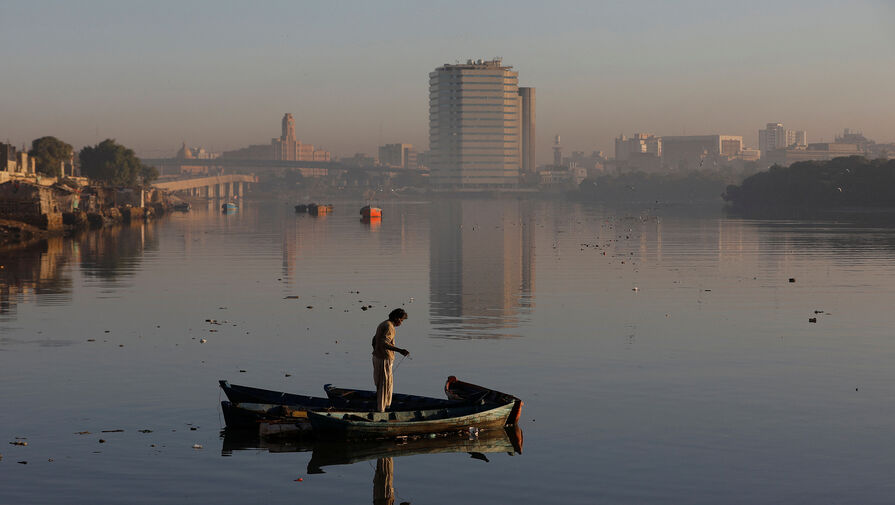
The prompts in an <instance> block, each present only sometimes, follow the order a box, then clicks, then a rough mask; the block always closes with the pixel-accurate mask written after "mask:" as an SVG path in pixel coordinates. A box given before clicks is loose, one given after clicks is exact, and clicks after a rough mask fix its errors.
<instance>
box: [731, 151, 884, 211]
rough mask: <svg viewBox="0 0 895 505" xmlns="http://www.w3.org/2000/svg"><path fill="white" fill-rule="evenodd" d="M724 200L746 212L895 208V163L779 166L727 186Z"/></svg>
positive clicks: (856, 160) (858, 159) (860, 160)
mask: <svg viewBox="0 0 895 505" xmlns="http://www.w3.org/2000/svg"><path fill="white" fill-rule="evenodd" d="M724 200H725V201H727V202H729V203H730V204H731V205H732V206H733V207H734V208H739V209H743V210H762V209H768V208H778V209H785V208H803V209H833V208H839V209H841V208H861V207H895V160H868V159H866V158H864V157H862V156H849V157H842V158H835V159H832V160H829V161H802V162H798V163H793V164H792V165H790V166H789V167H780V166H777V165H775V166H773V167H771V168H770V169H769V170H768V171H766V172H761V173H758V174H755V175H753V176H751V177H748V178H746V179H745V180H743V182H742V184H740V185H739V186H736V185H730V186H728V187H727V190H726V191H725V193H724Z"/></svg>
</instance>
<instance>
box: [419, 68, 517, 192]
mask: <svg viewBox="0 0 895 505" xmlns="http://www.w3.org/2000/svg"><path fill="white" fill-rule="evenodd" d="M525 101H528V103H524V102H525ZM524 106H528V109H526V110H528V111H530V112H529V113H528V114H525V115H524V117H523V108H524ZM533 108H534V93H533V90H531V91H523V92H522V93H520V91H519V84H518V73H517V72H514V71H513V70H512V67H509V66H504V65H503V64H502V62H501V60H500V59H499V58H496V59H493V60H488V61H485V60H468V61H467V62H466V63H465V64H453V65H452V64H446V65H444V66H441V67H438V68H436V69H435V71H434V72H431V73H430V74H429V150H430V156H431V158H430V162H429V168H430V169H431V174H430V178H431V183H432V186H433V187H434V188H436V189H499V188H513V187H516V186H517V185H518V184H519V175H520V169H521V168H522V166H523V162H524V161H529V164H528V165H527V166H533V163H534V160H528V159H524V158H528V157H530V156H531V155H533V152H534V150H533V149H524V148H523V147H524V146H523V129H524V127H526V126H527V127H528V128H527V129H526V131H527V132H529V134H528V135H526V138H525V139H524V140H525V141H526V142H527V143H528V145H529V146H533V145H534V139H533V138H531V137H533V136H534V124H533V123H534V110H533ZM523 119H525V120H526V121H528V122H529V123H530V124H528V125H524V124H523Z"/></svg>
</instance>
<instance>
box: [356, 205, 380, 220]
mask: <svg viewBox="0 0 895 505" xmlns="http://www.w3.org/2000/svg"><path fill="white" fill-rule="evenodd" d="M360 217H361V219H379V218H381V217H382V209H380V208H379V207H372V206H370V205H365V206H363V207H361V208H360Z"/></svg>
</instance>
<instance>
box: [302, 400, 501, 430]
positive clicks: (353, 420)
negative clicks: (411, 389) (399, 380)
mask: <svg viewBox="0 0 895 505" xmlns="http://www.w3.org/2000/svg"><path fill="white" fill-rule="evenodd" d="M514 405H515V402H510V403H507V404H504V405H499V406H495V405H494V404H491V403H487V402H484V401H483V402H480V403H479V404H477V405H463V406H459V407H447V408H440V409H432V410H403V411H387V412H358V411H327V412H323V411H319V412H313V411H311V412H308V421H309V422H310V423H311V426H312V427H313V429H314V432H315V434H320V435H332V436H339V437H345V438H395V437H402V436H414V435H426V434H433V433H449V432H455V431H463V430H470V429H471V428H475V429H478V430H487V429H494V428H502V427H503V426H505V425H506V423H507V419H508V418H509V416H510V412H512V411H513V407H514Z"/></svg>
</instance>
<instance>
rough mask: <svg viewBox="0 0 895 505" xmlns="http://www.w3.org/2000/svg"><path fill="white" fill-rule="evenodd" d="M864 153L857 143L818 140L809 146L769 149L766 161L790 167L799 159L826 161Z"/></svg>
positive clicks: (770, 163)
mask: <svg viewBox="0 0 895 505" xmlns="http://www.w3.org/2000/svg"><path fill="white" fill-rule="evenodd" d="M863 155H864V151H863V150H862V149H860V148H859V146H858V145H857V144H846V143H841V142H818V143H813V144H808V145H807V146H793V147H788V148H786V149H775V150H773V151H768V154H767V156H766V157H765V162H766V163H767V164H768V165H780V166H783V167H788V166H789V165H792V164H793V163H795V162H797V161H825V160H831V159H833V158H839V157H842V156H863Z"/></svg>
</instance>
